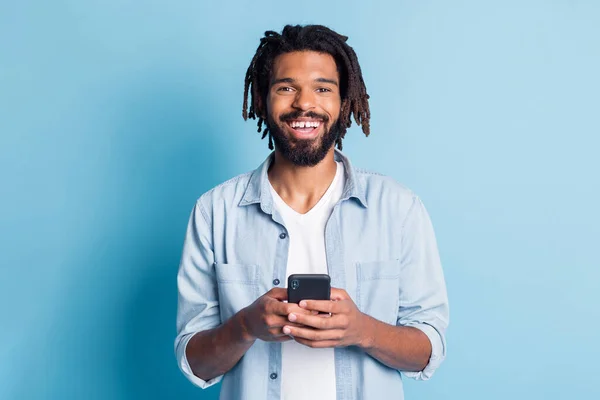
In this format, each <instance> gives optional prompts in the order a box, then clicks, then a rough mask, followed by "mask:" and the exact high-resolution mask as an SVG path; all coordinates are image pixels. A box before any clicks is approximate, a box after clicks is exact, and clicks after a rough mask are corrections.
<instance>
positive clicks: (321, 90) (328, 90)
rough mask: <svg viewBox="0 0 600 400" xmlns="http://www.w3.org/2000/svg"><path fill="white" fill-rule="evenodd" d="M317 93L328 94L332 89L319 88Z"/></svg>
mask: <svg viewBox="0 0 600 400" xmlns="http://www.w3.org/2000/svg"><path fill="white" fill-rule="evenodd" d="M317 92H319V93H327V92H331V89H329V88H325V87H322V88H318V89H317Z"/></svg>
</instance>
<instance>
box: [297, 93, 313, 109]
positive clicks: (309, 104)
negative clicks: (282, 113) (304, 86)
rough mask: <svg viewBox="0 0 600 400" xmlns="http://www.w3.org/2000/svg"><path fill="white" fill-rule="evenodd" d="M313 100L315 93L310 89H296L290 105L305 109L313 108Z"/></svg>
mask: <svg viewBox="0 0 600 400" xmlns="http://www.w3.org/2000/svg"><path fill="white" fill-rule="evenodd" d="M315 102H316V99H315V94H314V93H313V92H312V91H311V90H298V92H297V93H296V97H295V98H294V103H293V104H292V107H294V108H297V109H299V110H303V111H306V110H310V109H311V108H314V107H315Z"/></svg>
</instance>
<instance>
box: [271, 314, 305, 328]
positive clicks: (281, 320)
mask: <svg viewBox="0 0 600 400" xmlns="http://www.w3.org/2000/svg"><path fill="white" fill-rule="evenodd" d="M265 325H266V326H268V327H269V329H279V331H281V328H283V327H284V326H286V325H295V326H302V325H301V324H299V323H297V322H293V321H289V320H288V318H286V317H281V316H279V315H273V316H271V317H269V318H267V319H266V323H265Z"/></svg>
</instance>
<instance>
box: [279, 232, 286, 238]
mask: <svg viewBox="0 0 600 400" xmlns="http://www.w3.org/2000/svg"><path fill="white" fill-rule="evenodd" d="M286 237H287V235H286V234H285V232H282V233H281V235H279V239H285V238H286Z"/></svg>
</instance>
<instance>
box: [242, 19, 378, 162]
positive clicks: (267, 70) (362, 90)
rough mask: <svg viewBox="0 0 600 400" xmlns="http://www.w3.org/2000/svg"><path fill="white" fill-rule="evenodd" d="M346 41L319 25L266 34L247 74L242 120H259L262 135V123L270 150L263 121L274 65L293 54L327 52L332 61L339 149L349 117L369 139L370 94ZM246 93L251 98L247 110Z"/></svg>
mask: <svg viewBox="0 0 600 400" xmlns="http://www.w3.org/2000/svg"><path fill="white" fill-rule="evenodd" d="M347 40H348V37H347V36H343V35H340V34H338V33H336V32H334V31H333V30H331V29H329V28H327V27H325V26H322V25H305V26H301V25H295V26H294V25H286V26H285V27H284V28H283V31H282V32H281V34H279V33H277V32H274V31H266V32H265V36H264V37H263V38H262V39H260V44H259V45H258V48H257V49H256V54H254V57H253V58H252V61H251V62H250V66H249V67H248V70H247V72H246V79H245V84H244V104H243V106H242V117H243V118H244V120H247V119H248V118H252V119H256V118H257V117H258V123H257V126H258V132H261V130H262V125H263V123H265V125H266V126H265V129H264V132H263V135H262V139H264V138H265V137H266V136H267V135H268V136H269V149H271V150H273V139H272V135H271V132H270V131H269V127H268V123H266V122H268V121H265V118H266V115H267V110H266V104H267V101H266V99H267V94H268V92H269V85H270V79H271V74H272V71H273V62H274V61H275V58H276V57H277V56H279V55H281V54H285V53H290V52H293V51H316V52H319V53H327V54H330V55H331V56H332V57H333V58H334V60H335V63H336V65H337V69H338V73H339V75H340V94H341V100H342V107H341V110H340V116H339V120H338V123H339V127H340V134H339V136H338V138H337V139H336V142H335V144H336V145H337V147H338V148H339V149H340V150H341V149H342V139H343V138H344V136H345V135H346V130H347V129H348V128H349V127H350V126H351V125H352V120H351V117H352V116H354V120H355V121H356V124H357V125H359V126H361V127H362V131H363V133H364V134H365V136H369V133H370V126H369V122H370V118H371V112H370V110H369V95H368V94H367V88H366V87H365V82H364V80H363V77H362V72H361V70H360V65H359V64H358V57H357V56H356V53H355V52H354V50H353V49H352V47H350V46H348V44H347V43H346V41H347ZM249 93H250V96H251V97H250V106H249V107H248V94H249ZM257 113H258V114H259V115H257ZM263 117H264V118H263Z"/></svg>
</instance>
